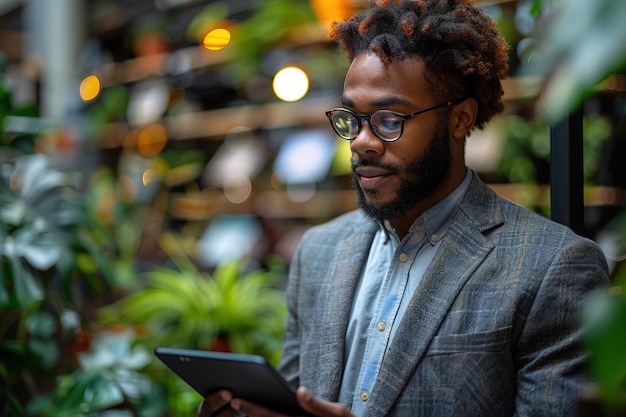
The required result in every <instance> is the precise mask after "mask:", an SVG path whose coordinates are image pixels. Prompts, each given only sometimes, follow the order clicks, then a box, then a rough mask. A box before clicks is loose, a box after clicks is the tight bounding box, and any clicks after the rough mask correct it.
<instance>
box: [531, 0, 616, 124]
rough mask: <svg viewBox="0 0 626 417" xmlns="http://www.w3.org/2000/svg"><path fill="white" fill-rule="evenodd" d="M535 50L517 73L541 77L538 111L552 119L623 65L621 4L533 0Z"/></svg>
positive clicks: (603, 0) (577, 103) (607, 0)
mask: <svg viewBox="0 0 626 417" xmlns="http://www.w3.org/2000/svg"><path fill="white" fill-rule="evenodd" d="M530 10H531V12H532V13H533V14H534V15H535V16H536V18H537V24H536V28H537V32H538V33H537V34H536V37H537V39H538V40H539V41H540V42H538V43H536V45H537V46H538V50H537V51H536V52H537V53H538V54H539V56H540V58H538V59H532V60H528V61H526V62H524V64H523V65H522V67H521V70H520V74H522V75H525V74H531V75H537V74H538V75H541V76H544V77H545V82H544V91H543V95H542V100H541V101H540V102H538V103H537V104H538V109H537V110H538V113H539V114H540V115H541V116H542V117H543V118H545V119H546V120H549V121H557V120H560V119H562V118H563V117H565V115H567V114H568V112H570V111H572V110H573V109H576V108H578V107H580V106H581V105H582V103H583V101H584V100H585V99H586V98H587V97H589V95H590V94H592V93H593V92H594V91H595V89H596V88H597V87H598V85H599V84H600V83H601V82H602V81H604V80H605V79H606V78H607V77H608V76H610V75H611V74H615V73H620V72H622V71H624V69H626V42H624V39H626V25H624V20H625V19H626V2H624V1H615V0H594V1H589V0H532V7H531V9H530Z"/></svg>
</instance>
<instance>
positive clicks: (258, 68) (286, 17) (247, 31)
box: [188, 0, 316, 85]
mask: <svg viewBox="0 0 626 417" xmlns="http://www.w3.org/2000/svg"><path fill="white" fill-rule="evenodd" d="M228 14H229V7H228V3H227V2H225V1H219V2H214V3H212V4H210V5H209V6H207V8H206V9H205V10H204V12H203V13H200V14H199V15H198V16H197V17H196V18H195V19H194V21H193V22H192V23H191V25H189V29H188V36H190V37H191V38H192V39H194V40H199V39H200V40H201V39H202V37H203V36H204V35H205V34H206V32H207V29H209V28H211V27H212V26H213V27H218V26H220V25H226V26H229V30H231V32H232V38H231V44H230V45H229V46H228V48H227V49H226V51H228V54H229V56H230V58H231V59H230V63H229V65H228V66H227V67H228V70H227V71H228V76H230V77H232V79H233V81H234V84H235V85H240V84H241V83H243V82H244V81H245V80H248V79H249V78H251V77H254V76H256V75H258V74H262V73H263V72H264V69H263V62H264V59H263V57H264V55H265V54H266V53H267V52H268V51H269V50H270V49H271V48H272V47H276V46H279V44H280V43H284V42H285V40H286V39H287V38H288V37H289V36H290V34H291V33H293V32H294V30H295V31H300V33H302V32H303V30H304V29H303V28H304V27H306V25H307V24H312V23H315V22H316V18H315V14H314V13H313V11H312V9H311V8H310V5H309V2H308V1H302V0H299V1H293V0H269V1H262V2H254V3H253V4H252V7H251V10H250V16H248V17H247V18H246V19H244V20H242V21H240V22H237V23H233V22H225V21H224V20H225V19H226V18H227V16H228ZM229 23H230V24H229ZM302 37H303V38H306V33H303V34H302ZM284 64H285V63H283V65H284ZM277 69H278V68H274V69H273V70H274V72H275V71H276V70H277ZM271 75H273V73H272V74H271Z"/></svg>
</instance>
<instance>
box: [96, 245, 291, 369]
mask: <svg viewBox="0 0 626 417" xmlns="http://www.w3.org/2000/svg"><path fill="white" fill-rule="evenodd" d="M160 243H161V246H162V247H163V249H164V250H165V252H167V253H168V254H169V255H170V257H171V258H172V260H173V261H174V264H175V265H176V268H168V267H157V268H155V269H153V270H151V271H148V272H147V273H146V274H145V277H146V279H147V282H146V286H145V288H143V289H140V290H138V291H135V292H132V293H130V294H129V295H127V296H126V297H124V298H122V299H121V300H119V301H118V302H116V303H114V304H112V305H110V306H106V307H104V308H102V309H101V310H100V312H101V317H102V318H103V322H104V323H109V324H113V323H114V324H134V325H142V324H143V325H147V326H148V329H147V335H146V337H145V343H146V344H147V346H149V347H150V348H155V347H157V346H178V347H187V348H200V349H211V348H216V344H217V343H218V342H222V341H227V349H229V350H232V351H235V352H240V353H257V354H261V355H264V356H266V357H267V358H268V360H270V361H272V362H274V363H275V362H277V360H278V355H279V354H280V347H281V345H282V334H283V329H284V328H283V326H284V321H285V317H286V316H285V314H286V307H285V300H284V293H283V292H282V291H280V290H278V289H276V288H274V287H275V285H276V284H277V281H278V280H279V279H280V278H281V277H282V276H283V273H284V270H283V265H282V263H281V262H274V263H272V264H271V265H270V266H271V267H270V269H268V270H254V271H250V272H246V271H244V269H243V267H244V265H243V263H242V262H228V263H225V264H222V265H220V266H218V267H217V268H216V270H215V271H214V273H213V274H212V275H210V274H209V273H206V272H201V271H199V270H198V269H197V268H196V267H195V265H194V264H193V263H192V262H191V261H190V260H189V259H188V258H187V257H186V256H185V255H184V253H183V252H182V250H181V249H180V248H179V247H178V244H177V243H176V240H175V238H174V237H173V236H172V235H168V234H164V235H163V236H162V238H161V240H160Z"/></svg>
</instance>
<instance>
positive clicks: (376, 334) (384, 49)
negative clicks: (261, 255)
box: [199, 0, 608, 417]
mask: <svg viewBox="0 0 626 417" xmlns="http://www.w3.org/2000/svg"><path fill="white" fill-rule="evenodd" d="M468 3H470V1H467V0H466V1H463V0H457V1H454V0H441V1H434V0H433V1H427V0H424V1H403V2H400V3H396V2H394V1H386V2H383V4H381V5H379V6H375V7H373V8H371V9H370V10H368V11H366V12H364V13H363V14H361V15H358V16H356V17H354V18H352V19H349V20H348V21H346V22H343V23H339V24H336V25H335V26H334V27H333V29H332V30H331V32H330V39H331V40H334V41H336V42H338V43H339V44H340V45H341V46H342V47H343V49H344V50H345V51H346V52H347V53H348V56H349V58H350V60H351V65H350V68H349V70H348V72H347V75H346V78H345V83H344V91H343V99H342V107H341V108H337V109H333V110H330V111H329V112H328V113H327V115H328V117H329V119H330V121H331V124H332V126H333V128H334V129H335V131H336V132H337V134H338V135H339V136H340V137H342V138H344V139H347V140H350V141H351V142H350V146H351V150H352V165H353V180H354V181H353V182H354V187H355V189H356V191H357V195H358V199H359V204H360V210H358V211H355V212H351V213H348V214H345V215H343V216H340V217H339V218H337V219H334V220H332V221H330V222H329V223H327V224H324V225H321V226H317V227H314V228H312V229H311V230H309V231H308V232H307V233H306V235H305V236H304V237H303V238H302V240H301V242H300V244H299V246H298V249H297V251H296V253H295V255H294V258H293V261H292V264H291V267H290V277H289V280H290V281H289V288H288V291H287V297H288V307H289V317H288V322H287V329H286V334H285V344H284V352H283V357H282V361H281V364H280V366H279V371H280V372H281V373H282V374H283V375H284V376H285V377H286V378H287V380H289V381H290V382H291V383H293V384H294V385H296V386H300V388H299V389H298V393H297V395H298V399H299V401H300V403H301V405H302V407H303V408H304V409H305V410H307V411H309V412H310V413H311V414H313V415H316V416H352V415H356V416H375V417H380V416H437V417H452V416H481V417H485V416H494V417H496V416H497V417H503V416H513V415H515V416H573V415H574V414H575V405H576V400H577V395H578V393H579V391H580V389H581V388H582V387H583V385H584V384H585V383H586V378H585V376H584V372H583V365H584V359H585V357H584V355H583V354H582V353H581V352H580V351H579V342H580V332H579V315H580V310H581V306H582V305H583V303H584V301H585V298H586V297H587V295H588V294H589V292H590V291H592V290H593V289H594V288H596V287H598V286H599V285H602V284H605V283H606V282H607V276H608V272H607V266H606V261H605V259H604V257H603V255H602V253H601V252H600V250H599V249H598V247H597V246H596V245H595V244H594V243H593V242H591V241H589V240H587V239H584V238H581V237H579V236H576V235H575V234H574V233H573V232H572V231H571V230H569V229H568V228H566V227H564V226H562V225H558V224H556V223H553V222H551V221H550V220H547V219H545V218H543V217H541V216H539V215H536V214H534V213H532V212H530V211H528V210H525V209H523V208H520V207H518V206H516V205H514V204H512V203H510V202H508V201H506V200H504V199H502V198H500V197H498V196H497V195H496V194H495V193H494V192H492V191H491V190H490V189H489V188H488V187H487V186H485V185H484V184H483V183H482V182H481V181H480V180H479V179H478V177H477V176H476V174H475V173H473V172H472V171H471V170H469V169H467V168H466V166H465V160H464V148H465V141H466V138H467V137H468V135H469V134H470V132H471V131H472V130H473V129H474V128H482V127H483V126H484V125H485V123H487V122H488V121H489V120H490V119H491V118H492V117H493V116H494V115H495V114H497V113H498V112H500V111H501V110H502V108H503V105H502V101H501V97H502V87H501V83H500V80H501V79H502V78H504V76H505V75H506V71H507V66H506V60H507V45H506V42H505V41H504V39H503V38H502V37H501V36H500V35H499V34H498V33H497V31H496V29H495V25H494V23H493V22H492V20H491V19H489V18H488V17H486V16H485V15H484V14H483V13H482V11H481V10H480V9H477V8H475V7H473V6H471V5H469V4H468ZM303 387H306V388H303ZM224 405H225V406H226V407H225V408H223V409H220V410H223V411H218V412H214V410H217V409H218V408H219V407H221V406H224ZM199 414H200V415H217V416H229V415H249V416H261V415H263V416H273V415H277V414H275V413H273V412H271V411H270V410H266V409H263V408H262V407H260V406H258V405H255V404H250V403H249V402H246V401H244V400H242V399H233V398H232V395H231V394H230V393H229V392H226V391H222V392H220V393H217V394H214V395H210V396H208V397H207V398H206V399H205V402H204V403H203V404H202V405H201V407H200V410H199Z"/></svg>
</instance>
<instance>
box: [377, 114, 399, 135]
mask: <svg viewBox="0 0 626 417" xmlns="http://www.w3.org/2000/svg"><path fill="white" fill-rule="evenodd" d="M376 116H377V117H376V127H377V128H378V129H379V130H385V131H388V132H397V131H398V130H400V126H401V125H402V120H400V119H399V118H398V116H396V115H394V114H384V115H380V116H379V115H376Z"/></svg>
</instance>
